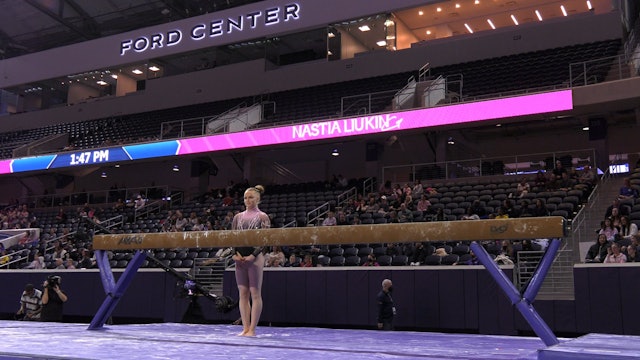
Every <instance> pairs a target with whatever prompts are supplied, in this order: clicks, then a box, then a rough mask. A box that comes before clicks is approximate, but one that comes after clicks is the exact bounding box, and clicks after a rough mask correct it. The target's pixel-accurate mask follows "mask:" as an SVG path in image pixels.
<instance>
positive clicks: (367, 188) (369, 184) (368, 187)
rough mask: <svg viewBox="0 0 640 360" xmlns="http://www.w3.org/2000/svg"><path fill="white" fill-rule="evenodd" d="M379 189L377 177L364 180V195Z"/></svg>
mask: <svg viewBox="0 0 640 360" xmlns="http://www.w3.org/2000/svg"><path fill="white" fill-rule="evenodd" d="M376 191H378V189H377V188H376V179H375V178H366V179H365V180H364V181H363V182H362V196H367V194H370V193H373V192H376Z"/></svg>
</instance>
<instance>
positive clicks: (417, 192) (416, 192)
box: [411, 180, 424, 199]
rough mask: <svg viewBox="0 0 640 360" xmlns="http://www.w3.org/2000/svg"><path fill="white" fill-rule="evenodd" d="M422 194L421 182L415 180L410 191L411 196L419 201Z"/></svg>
mask: <svg viewBox="0 0 640 360" xmlns="http://www.w3.org/2000/svg"><path fill="white" fill-rule="evenodd" d="M422 194H424V188H423V187H422V182H421V181H420V180H416V181H414V183H413V188H412V189H411V195H412V196H413V197H414V198H416V199H419V198H420V197H421V196H422Z"/></svg>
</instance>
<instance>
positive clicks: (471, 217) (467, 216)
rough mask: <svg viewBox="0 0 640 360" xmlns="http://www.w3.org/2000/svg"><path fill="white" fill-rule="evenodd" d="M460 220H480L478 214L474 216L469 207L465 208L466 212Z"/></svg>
mask: <svg viewBox="0 0 640 360" xmlns="http://www.w3.org/2000/svg"><path fill="white" fill-rule="evenodd" d="M460 220H480V216H478V214H474V213H473V208H472V207H471V206H469V207H468V208H467V212H466V213H465V214H464V215H462V217H461V218H460Z"/></svg>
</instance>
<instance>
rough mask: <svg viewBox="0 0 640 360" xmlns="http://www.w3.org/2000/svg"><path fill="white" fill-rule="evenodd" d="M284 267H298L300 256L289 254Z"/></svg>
mask: <svg viewBox="0 0 640 360" xmlns="http://www.w3.org/2000/svg"><path fill="white" fill-rule="evenodd" d="M284 266H285V267H300V258H299V257H297V256H296V254H291V255H289V259H287V262H286V263H285V264H284Z"/></svg>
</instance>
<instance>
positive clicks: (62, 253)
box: [52, 241, 67, 259]
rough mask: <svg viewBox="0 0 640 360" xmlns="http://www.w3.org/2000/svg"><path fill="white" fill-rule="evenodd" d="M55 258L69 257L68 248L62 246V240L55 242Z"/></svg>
mask: <svg viewBox="0 0 640 360" xmlns="http://www.w3.org/2000/svg"><path fill="white" fill-rule="evenodd" d="M52 257H53V258H54V259H66V258H67V250H65V248H64V247H63V246H62V243H61V242H60V241H55V242H54V243H53V256H52Z"/></svg>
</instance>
